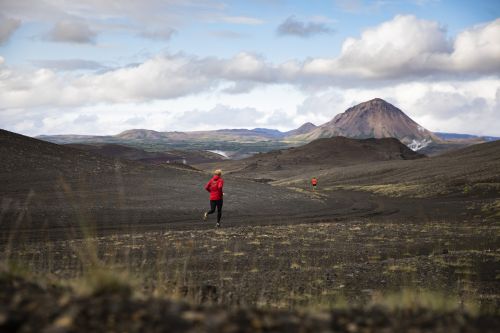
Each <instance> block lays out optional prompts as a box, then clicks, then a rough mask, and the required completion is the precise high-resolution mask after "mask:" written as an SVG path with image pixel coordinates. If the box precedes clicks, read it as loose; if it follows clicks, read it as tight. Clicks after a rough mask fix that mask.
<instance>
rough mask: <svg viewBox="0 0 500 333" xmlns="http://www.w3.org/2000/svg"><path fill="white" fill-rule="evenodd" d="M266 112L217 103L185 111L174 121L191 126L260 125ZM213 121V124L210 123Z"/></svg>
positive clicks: (232, 126) (226, 126)
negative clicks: (206, 108) (200, 108)
mask: <svg viewBox="0 0 500 333" xmlns="http://www.w3.org/2000/svg"><path fill="white" fill-rule="evenodd" d="M265 117H266V113H265V112H262V111H259V110H257V109H255V108H253V107H246V108H237V107H231V106H228V105H223V104H217V105H216V106H215V107H213V108H212V109H209V110H193V111H186V112H183V113H182V114H180V115H178V116H177V118H176V122H179V123H183V124H190V126H192V127H193V128H207V129H208V128H213V127H214V126H215V127H216V128H219V129H222V128H235V127H238V128H241V127H258V126H260V125H262V123H263V119H264V118H265ZM211 122H213V124H211Z"/></svg>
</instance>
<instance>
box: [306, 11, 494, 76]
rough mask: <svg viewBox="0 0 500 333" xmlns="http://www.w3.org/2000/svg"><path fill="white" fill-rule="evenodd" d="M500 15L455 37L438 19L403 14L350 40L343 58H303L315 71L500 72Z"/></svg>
mask: <svg viewBox="0 0 500 333" xmlns="http://www.w3.org/2000/svg"><path fill="white" fill-rule="evenodd" d="M499 62H500V19H497V20H495V21H492V22H489V23H485V24H482V25H479V26H475V27H472V28H470V29H467V30H465V31H463V32H461V33H459V34H458V35H457V37H456V38H455V40H454V41H453V40H450V39H448V38H447V35H446V30H445V29H444V28H443V27H441V26H440V25H439V24H438V23H437V22H434V21H428V20H421V19H418V18H416V17H415V16H412V15H398V16H396V17H395V18H394V19H392V20H390V21H387V22H384V23H382V24H381V25H379V26H376V27H374V28H370V29H367V30H365V31H364V32H363V33H362V34H361V37H360V38H348V39H346V40H345V41H344V43H343V45H342V49H341V54H340V55H339V56H338V57H337V58H316V59H311V60H308V61H306V62H305V63H304V64H303V68H302V69H303V71H304V72H305V74H309V75H310V76H317V77H321V76H329V77H330V78H332V79H334V78H337V79H338V78H342V77H344V78H347V79H348V80H352V79H356V78H359V79H365V80H366V79H369V80H385V79H398V78H399V79H400V78H404V79H408V78H415V77H434V78H439V76H445V77H451V76H454V75H457V76H463V75H472V74H482V75H498V74H500V66H498V63H499Z"/></svg>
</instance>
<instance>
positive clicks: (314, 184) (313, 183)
mask: <svg viewBox="0 0 500 333" xmlns="http://www.w3.org/2000/svg"><path fill="white" fill-rule="evenodd" d="M311 185H312V187H313V191H316V185H318V180H317V179H316V177H313V178H312V179H311Z"/></svg>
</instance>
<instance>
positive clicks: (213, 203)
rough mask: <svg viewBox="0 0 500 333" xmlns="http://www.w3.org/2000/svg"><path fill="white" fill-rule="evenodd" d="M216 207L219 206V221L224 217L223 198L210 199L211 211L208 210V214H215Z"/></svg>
mask: <svg viewBox="0 0 500 333" xmlns="http://www.w3.org/2000/svg"><path fill="white" fill-rule="evenodd" d="M215 207H217V223H219V222H220V218H221V217H222V199H220V200H210V211H208V212H207V214H213V213H214V212H215Z"/></svg>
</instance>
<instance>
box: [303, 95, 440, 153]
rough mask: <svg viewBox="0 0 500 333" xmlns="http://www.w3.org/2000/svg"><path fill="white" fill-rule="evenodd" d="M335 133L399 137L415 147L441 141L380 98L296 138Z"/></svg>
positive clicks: (419, 147) (356, 135) (351, 136)
mask: <svg viewBox="0 0 500 333" xmlns="http://www.w3.org/2000/svg"><path fill="white" fill-rule="evenodd" d="M334 136H345V137H349V138H357V139H365V138H396V139H398V140H400V141H401V142H402V143H404V144H406V145H407V146H409V147H410V148H411V149H413V150H419V149H421V148H423V147H425V146H426V145H428V144H429V143H431V142H437V141H440V139H439V138H438V137H437V136H435V135H434V134H433V133H432V132H430V131H428V130H426V129H425V128H423V127H422V126H420V125H419V124H417V123H416V122H414V121H413V120H412V119H411V118H410V117H408V116H407V115H406V114H405V113H404V112H403V111H401V110H400V109H398V108H397V107H395V106H394V105H392V104H390V103H388V102H386V101H384V100H383V99H380V98H375V99H372V100H370V101H367V102H364V103H361V104H358V105H356V106H353V107H351V108H349V109H347V110H346V111H345V112H343V113H341V114H338V115H337V116H335V118H333V119H332V120H331V121H329V122H327V123H325V124H323V125H321V126H319V127H318V128H316V129H314V130H313V131H312V132H309V133H307V134H304V135H301V136H298V137H297V138H298V139H303V140H307V141H311V140H314V139H318V138H325V137H326V138H328V137H334Z"/></svg>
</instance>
